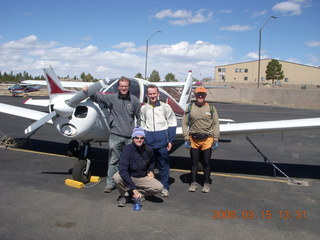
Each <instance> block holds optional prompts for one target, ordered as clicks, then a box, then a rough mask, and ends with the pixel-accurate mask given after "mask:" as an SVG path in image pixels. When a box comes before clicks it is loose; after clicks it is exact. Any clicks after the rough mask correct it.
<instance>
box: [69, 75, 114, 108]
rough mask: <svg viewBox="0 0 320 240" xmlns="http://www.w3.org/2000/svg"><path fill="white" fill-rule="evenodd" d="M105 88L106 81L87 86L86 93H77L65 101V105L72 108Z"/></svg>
mask: <svg viewBox="0 0 320 240" xmlns="http://www.w3.org/2000/svg"><path fill="white" fill-rule="evenodd" d="M106 86H108V79H103V80H100V81H99V82H96V83H94V84H92V85H90V86H88V91H87V92H84V91H79V92H78V93H76V94H75V95H74V96H73V97H72V98H70V99H69V100H67V101H66V104H67V105H68V106H69V107H72V108H74V107H75V106H76V105H77V104H79V103H80V102H81V101H83V100H85V99H86V98H88V97H90V96H91V95H92V94H94V93H96V92H98V91H99V90H100V89H101V88H104V87H106Z"/></svg>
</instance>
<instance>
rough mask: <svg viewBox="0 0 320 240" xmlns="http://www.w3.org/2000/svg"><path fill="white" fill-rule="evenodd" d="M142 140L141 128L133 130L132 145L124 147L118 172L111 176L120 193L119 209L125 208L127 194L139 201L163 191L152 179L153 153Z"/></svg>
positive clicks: (142, 132) (143, 134)
mask: <svg viewBox="0 0 320 240" xmlns="http://www.w3.org/2000/svg"><path fill="white" fill-rule="evenodd" d="M144 138H145V132H144V130H143V128H140V127H138V128H135V129H133V132H132V143H131V144H129V145H127V146H125V147H124V149H123V151H122V153H121V156H120V161H119V167H118V168H119V172H117V173H116V174H115V175H114V176H113V180H114V182H115V184H116V188H117V189H118V191H119V193H120V197H119V199H118V206H119V207H124V206H125V204H126V203H127V198H126V196H129V193H132V196H133V198H138V199H139V198H140V199H141V198H144V197H146V196H149V195H154V194H157V193H160V192H161V191H162V189H163V185H162V184H161V183H160V182H159V181H158V180H157V179H155V178H154V173H153V169H154V165H155V162H154V157H153V152H152V150H149V149H148V147H147V146H146V144H145V143H144ZM128 190H129V192H128Z"/></svg>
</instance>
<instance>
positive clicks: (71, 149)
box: [67, 140, 79, 157]
mask: <svg viewBox="0 0 320 240" xmlns="http://www.w3.org/2000/svg"><path fill="white" fill-rule="evenodd" d="M67 155H68V156H69V157H78V155H79V142H78V141H77V140H71V141H70V142H69V144H68V146H67Z"/></svg>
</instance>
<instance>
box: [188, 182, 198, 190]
mask: <svg viewBox="0 0 320 240" xmlns="http://www.w3.org/2000/svg"><path fill="white" fill-rule="evenodd" d="M197 188H198V186H197V183H196V182H192V183H191V184H190V187H189V192H195V191H196V190H197Z"/></svg>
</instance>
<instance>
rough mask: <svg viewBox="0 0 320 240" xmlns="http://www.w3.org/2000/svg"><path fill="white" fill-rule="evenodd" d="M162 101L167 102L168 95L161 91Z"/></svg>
mask: <svg viewBox="0 0 320 240" xmlns="http://www.w3.org/2000/svg"><path fill="white" fill-rule="evenodd" d="M159 98H160V101H161V102H164V103H166V102H167V98H168V96H167V95H165V94H164V93H162V92H160V97H159Z"/></svg>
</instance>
